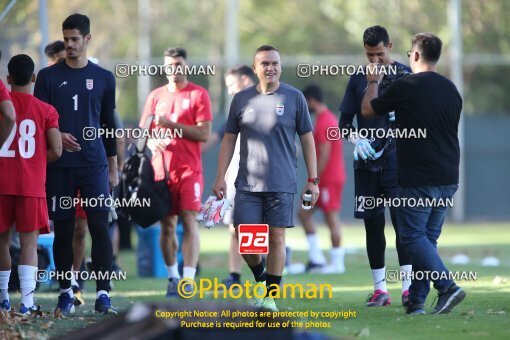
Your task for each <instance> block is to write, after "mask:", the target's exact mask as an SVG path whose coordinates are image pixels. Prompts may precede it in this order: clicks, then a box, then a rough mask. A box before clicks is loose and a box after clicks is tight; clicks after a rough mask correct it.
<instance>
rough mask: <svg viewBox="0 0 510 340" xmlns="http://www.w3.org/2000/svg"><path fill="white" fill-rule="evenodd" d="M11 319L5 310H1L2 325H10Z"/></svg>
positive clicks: (0, 321)
mask: <svg viewBox="0 0 510 340" xmlns="http://www.w3.org/2000/svg"><path fill="white" fill-rule="evenodd" d="M10 323H11V317H10V315H9V312H7V311H6V310H5V309H0V324H10Z"/></svg>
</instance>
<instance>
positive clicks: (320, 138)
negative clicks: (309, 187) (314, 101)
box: [313, 109, 346, 183]
mask: <svg viewBox="0 0 510 340" xmlns="http://www.w3.org/2000/svg"><path fill="white" fill-rule="evenodd" d="M315 125H316V126H315V130H314V133H313V134H314V139H315V148H316V150H317V159H318V158H319V156H320V151H319V145H321V144H324V143H330V144H331V154H330V157H329V161H328V164H327V165H326V168H325V169H324V171H323V172H322V173H321V174H319V177H320V179H321V182H325V183H328V182H329V183H331V182H343V181H344V180H345V177H346V174H345V165H344V155H343V150H342V141H341V140H340V139H339V140H334V141H333V140H328V138H327V130H328V128H329V127H333V128H336V127H338V119H337V118H336V117H335V115H334V114H333V113H332V112H331V111H330V110H328V109H326V110H324V111H323V112H320V113H318V114H317V122H316V123H315Z"/></svg>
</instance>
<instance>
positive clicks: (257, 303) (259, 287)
mask: <svg viewBox="0 0 510 340" xmlns="http://www.w3.org/2000/svg"><path fill="white" fill-rule="evenodd" d="M253 286H254V287H253V290H252V291H251V295H252V297H251V299H250V301H248V303H249V304H250V305H252V306H253V307H262V303H263V302H264V294H265V292H266V290H265V289H264V288H265V286H266V281H262V282H255V283H254V284H253ZM255 290H256V291H257V294H256V295H255ZM257 296H262V297H261V298H259V297H257Z"/></svg>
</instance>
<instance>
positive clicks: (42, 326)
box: [40, 321, 55, 330]
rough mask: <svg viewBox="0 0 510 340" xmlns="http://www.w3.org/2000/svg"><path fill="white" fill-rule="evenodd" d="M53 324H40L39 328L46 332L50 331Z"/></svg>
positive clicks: (49, 322) (51, 322)
mask: <svg viewBox="0 0 510 340" xmlns="http://www.w3.org/2000/svg"><path fill="white" fill-rule="evenodd" d="M54 324H55V323H54V322H53V321H48V322H46V323H44V324H42V325H41V326H40V327H41V329H44V330H47V329H50V328H51V326H53V325H54Z"/></svg>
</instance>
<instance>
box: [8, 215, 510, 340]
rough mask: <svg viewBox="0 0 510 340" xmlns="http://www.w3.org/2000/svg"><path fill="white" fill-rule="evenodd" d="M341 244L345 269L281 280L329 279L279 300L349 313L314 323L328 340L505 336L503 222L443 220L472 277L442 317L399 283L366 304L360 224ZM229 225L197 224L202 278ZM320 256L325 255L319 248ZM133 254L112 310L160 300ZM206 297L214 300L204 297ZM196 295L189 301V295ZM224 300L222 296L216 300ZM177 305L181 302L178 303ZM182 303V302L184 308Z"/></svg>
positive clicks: (507, 265)
mask: <svg viewBox="0 0 510 340" xmlns="http://www.w3.org/2000/svg"><path fill="white" fill-rule="evenodd" d="M386 232H387V247H388V249H387V252H386V253H387V255H386V267H387V269H398V264H397V258H396V251H395V247H394V234H393V230H392V228H391V227H387V228H386ZM319 233H320V236H321V244H322V245H323V247H324V248H326V247H327V248H329V241H328V233H327V230H326V229H325V228H322V229H320V230H319ZM343 236H344V245H345V246H346V247H347V249H348V254H347V255H346V268H347V272H346V273H345V274H342V275H327V276H325V275H322V276H319V275H306V274H302V275H295V276H291V275H289V276H286V277H285V282H286V283H302V284H307V283H314V284H320V283H330V284H331V285H332V286H333V287H334V291H333V298H332V299H316V300H304V299H303V300H301V299H287V300H283V299H282V300H279V301H278V306H279V308H280V310H294V311H296V310H299V311H305V310H313V311H341V310H344V311H346V310H352V311H356V314H357V315H356V317H355V318H349V319H345V320H344V319H340V320H333V321H332V320H325V319H323V321H328V322H331V327H330V328H322V329H315V330H314V331H317V332H322V333H325V334H328V335H330V336H332V337H333V338H342V337H345V338H351V337H358V336H371V337H377V338H379V339H400V338H402V339H404V338H407V339H408V338H439V339H443V338H450V339H457V338H480V337H486V338H491V339H509V338H510V328H509V327H508V325H510V318H509V313H510V309H509V307H508V305H509V302H510V295H509V293H510V270H509V269H510V225H509V224H508V223H506V224H483V223H481V224H467V225H453V224H448V225H446V227H445V229H444V231H443V234H442V236H441V238H440V239H439V249H440V253H441V254H442V256H443V258H444V259H445V260H446V263H447V265H448V267H449V269H450V270H452V271H457V270H458V271H476V277H477V279H476V281H460V282H458V284H459V285H460V286H462V287H463V288H464V289H465V290H466V292H467V294H468V295H467V297H466V299H465V300H464V302H463V303H462V304H461V305H459V306H458V307H457V308H456V309H455V310H454V311H453V312H452V313H451V314H449V315H425V316H413V317H411V316H406V315H405V314H404V311H403V309H402V307H401V305H400V283H391V284H389V286H388V288H389V290H390V293H391V296H392V299H393V303H392V305H391V306H390V307H384V308H382V307H381V308H366V307H364V302H365V299H366V297H367V295H368V293H370V292H371V290H372V282H371V276H370V271H369V266H368V260H367V256H366V253H365V247H364V229H363V228H362V227H360V226H359V225H349V226H345V227H344V231H343ZM227 240H228V231H227V229H226V228H216V229H213V230H201V242H202V246H201V247H202V253H201V257H200V264H201V268H202V272H201V277H209V278H214V277H217V278H218V279H219V280H221V279H223V278H224V277H225V275H226V274H227V255H226V251H225V250H224V249H226V247H227V242H228V241H227ZM305 242H306V240H305V238H304V237H303V234H302V230H301V228H295V229H294V230H290V231H289V232H288V234H287V244H288V245H290V246H292V248H293V256H292V258H293V262H305V261H306V251H305V250H306V243H305ZM457 253H464V254H466V255H468V256H469V257H470V259H471V262H470V264H468V265H452V264H451V263H450V261H449V259H450V258H451V256H452V255H454V254H457ZM326 254H327V253H326ZM135 255H136V254H135V252H124V253H122V254H121V259H120V264H121V265H122V267H123V269H125V270H126V271H127V276H128V279H127V280H126V281H121V282H117V283H116V284H115V290H114V291H113V292H112V297H113V302H114V304H115V305H116V306H117V307H118V309H120V310H121V311H122V310H126V309H127V308H129V307H130V306H131V305H132V304H133V303H135V302H164V301H165V297H164V294H165V290H166V280H165V279H145V278H139V277H138V276H137V271H136V258H135ZM485 256H496V257H498V258H499V259H500V260H501V266H499V267H482V266H481V260H482V258H483V257H485ZM248 272H249V270H248V269H247V268H245V269H244V270H243V278H244V279H251V274H249V273H248ZM86 288H87V289H88V294H86V295H85V298H86V301H87V304H86V305H85V306H83V307H80V308H79V309H78V311H77V313H76V316H73V317H71V318H66V319H54V318H52V317H51V314H50V313H47V314H45V315H44V317H43V318H39V319H36V320H35V321H34V320H30V321H29V322H18V323H16V324H8V325H6V324H5V323H4V324H1V320H0V338H7V337H14V336H16V337H19V338H33V337H36V336H38V337H42V338H44V337H48V336H58V335H61V334H64V333H66V332H68V331H70V330H73V329H76V328H83V327H86V326H88V325H91V324H94V323H97V322H100V321H101V320H102V318H103V317H102V316H98V315H96V314H94V313H93V311H92V310H93V303H94V299H95V296H94V295H95V294H93V293H92V291H93V284H91V283H89V284H88V286H87V287H86ZM435 295H436V294H435V291H434V290H432V291H431V294H430V295H429V299H428V301H427V310H428V311H430V310H432V307H430V305H431V303H432V301H433V299H434V297H435ZM56 297H57V294H56V293H50V292H38V293H37V295H36V298H37V299H38V303H39V304H41V305H42V307H43V310H45V311H50V310H52V309H53V308H54V306H55V304H56ZM207 300H213V299H212V297H208V298H207ZM195 301H196V299H195ZM220 301H221V302H223V299H220ZM11 303H12V304H13V306H18V305H19V296H18V295H17V294H12V295H11ZM182 303H183V306H185V304H186V303H187V302H186V301H183V302H182ZM183 308H184V307H183Z"/></svg>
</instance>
